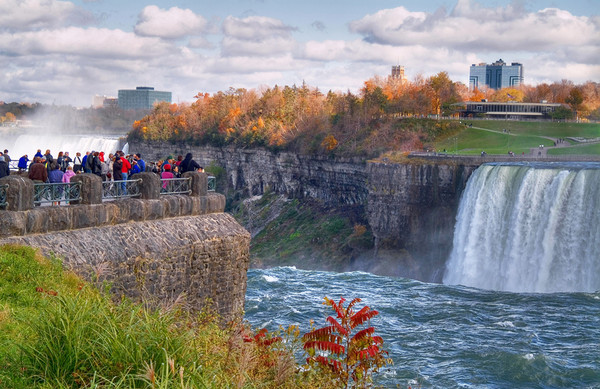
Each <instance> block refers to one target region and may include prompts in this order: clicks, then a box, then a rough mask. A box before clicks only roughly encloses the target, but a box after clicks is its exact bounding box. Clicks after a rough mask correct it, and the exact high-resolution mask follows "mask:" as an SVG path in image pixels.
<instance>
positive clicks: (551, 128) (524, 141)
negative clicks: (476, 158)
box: [435, 120, 600, 155]
mask: <svg viewBox="0 0 600 389" xmlns="http://www.w3.org/2000/svg"><path fill="white" fill-rule="evenodd" d="M466 122H467V123H472V124H473V127H472V128H471V127H465V128H464V129H463V130H462V131H461V132H460V133H458V134H457V135H454V136H452V137H448V138H445V139H440V140H438V141H437V142H436V143H435V148H436V150H437V151H442V150H444V149H445V150H446V152H447V153H449V154H453V153H455V152H457V153H458V154H461V155H478V154H481V151H485V152H487V153H488V154H507V153H508V152H509V151H512V152H514V153H515V154H521V153H525V154H528V153H529V151H530V149H532V148H537V147H538V146H539V145H541V144H543V145H544V147H546V148H549V147H552V146H554V141H553V139H556V138H567V137H581V138H597V137H600V125H599V124H591V123H554V122H517V121H497V120H493V121H492V120H489V121H487V120H486V121H484V120H476V121H472V122H469V121H466ZM504 129H506V130H508V131H509V132H503V130H504ZM567 142H568V143H570V144H572V145H577V146H574V147H563V148H560V149H554V150H553V149H548V154H552V155H558V154H563V155H565V154H600V148H598V147H596V146H594V145H586V146H580V145H579V144H578V143H576V142H571V141H568V140H567Z"/></svg>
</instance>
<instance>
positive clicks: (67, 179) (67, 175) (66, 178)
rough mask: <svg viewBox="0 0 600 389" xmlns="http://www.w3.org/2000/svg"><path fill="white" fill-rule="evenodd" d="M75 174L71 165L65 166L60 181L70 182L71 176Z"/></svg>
mask: <svg viewBox="0 0 600 389" xmlns="http://www.w3.org/2000/svg"><path fill="white" fill-rule="evenodd" d="M73 176H75V172H74V171H73V167H72V166H71V165H69V166H67V171H66V172H65V174H63V176H62V180H61V181H62V182H63V183H64V184H68V183H70V182H71V178H72V177H73Z"/></svg>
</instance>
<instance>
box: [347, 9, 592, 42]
mask: <svg viewBox="0 0 600 389" xmlns="http://www.w3.org/2000/svg"><path fill="white" fill-rule="evenodd" d="M350 30H351V31H353V32H356V33H359V34H361V35H363V36H364V37H365V40H366V41H368V42H374V43H380V44H387V45H393V46H411V45H416V44H418V45H423V46H426V47H429V48H435V47H440V46H444V47H447V48H449V49H451V50H462V51H465V50H466V51H471V52H491V51H507V52H510V51H513V52H514V51H527V52H541V51H546V50H555V49H557V48H560V47H568V46H571V45H573V43H574V42H577V45H578V46H580V45H591V46H596V47H598V46H599V45H600V24H599V23H598V19H597V18H588V17H585V16H575V15H572V14H571V13H569V12H567V11H564V10H559V9H555V8H546V9H542V10H540V11H537V12H530V13H527V12H525V11H524V10H523V9H521V8H520V7H517V6H513V5H508V6H506V7H504V8H502V7H499V8H485V7H483V6H481V5H480V4H479V3H477V2H474V1H471V0H459V1H458V3H457V5H456V7H455V8H454V10H453V11H452V12H451V13H447V12H446V11H445V10H444V9H440V10H438V12H436V13H434V14H428V13H424V12H410V11H408V10H407V9H405V8H404V7H398V8H394V9H386V10H381V11H379V12H377V13H375V14H372V15H367V16H365V17H363V18H362V19H360V20H357V21H353V22H351V23H350Z"/></svg>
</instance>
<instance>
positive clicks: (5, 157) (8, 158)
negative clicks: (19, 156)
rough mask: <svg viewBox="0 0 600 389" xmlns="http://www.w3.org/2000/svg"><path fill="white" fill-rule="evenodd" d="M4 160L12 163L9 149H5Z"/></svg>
mask: <svg viewBox="0 0 600 389" xmlns="http://www.w3.org/2000/svg"><path fill="white" fill-rule="evenodd" d="M4 161H6V163H8V164H9V165H10V161H12V160H11V159H10V157H9V156H8V150H7V149H4Z"/></svg>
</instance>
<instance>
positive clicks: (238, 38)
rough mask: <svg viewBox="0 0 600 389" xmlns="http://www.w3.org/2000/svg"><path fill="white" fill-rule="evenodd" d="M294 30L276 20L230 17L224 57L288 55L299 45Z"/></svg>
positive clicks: (222, 47) (225, 29) (227, 25)
mask: <svg viewBox="0 0 600 389" xmlns="http://www.w3.org/2000/svg"><path fill="white" fill-rule="evenodd" d="M292 31H295V28H293V27H290V26H287V25H285V24H284V23H283V22H281V21H280V20H277V19H273V18H268V17H264V16H249V17H247V18H243V19H239V18H235V17H233V16H228V17H227V18H226V19H225V20H224V21H223V33H224V34H225V36H224V38H223V40H222V42H221V55H223V56H224V57H234V56H260V57H265V56H273V55H283V54H288V53H290V52H293V51H294V50H295V47H296V46H297V43H296V41H295V40H294V39H293V37H292V34H291V32H292Z"/></svg>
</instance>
